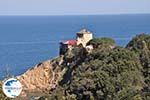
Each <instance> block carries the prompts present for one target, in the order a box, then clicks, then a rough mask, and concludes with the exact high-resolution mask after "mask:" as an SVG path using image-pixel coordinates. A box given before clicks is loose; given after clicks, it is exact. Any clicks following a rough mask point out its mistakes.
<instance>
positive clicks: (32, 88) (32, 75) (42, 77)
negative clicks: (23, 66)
mask: <svg viewBox="0 0 150 100" xmlns="http://www.w3.org/2000/svg"><path fill="white" fill-rule="evenodd" d="M58 60H59V62H58ZM61 62H62V60H61V58H56V59H53V60H48V61H45V62H42V63H39V64H38V65H36V66H35V67H33V68H32V69H29V70H28V71H27V72H25V73H24V74H23V75H21V76H18V77H17V78H18V79H19V80H20V82H21V83H22V86H23V92H22V95H21V96H27V95H28V94H30V93H35V92H36V93H37V92H40V93H46V92H48V91H49V90H52V89H55V88H56V86H57V84H58V81H59V79H60V78H61V76H62V74H63V72H64V70H63V68H61V67H60V65H61Z"/></svg>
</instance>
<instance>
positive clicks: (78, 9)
mask: <svg viewBox="0 0 150 100" xmlns="http://www.w3.org/2000/svg"><path fill="white" fill-rule="evenodd" d="M137 13H138V14H139V13H150V0H0V15H97V14H137Z"/></svg>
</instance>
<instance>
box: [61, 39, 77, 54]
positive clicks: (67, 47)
mask: <svg viewBox="0 0 150 100" xmlns="http://www.w3.org/2000/svg"><path fill="white" fill-rule="evenodd" d="M76 45H77V41H76V40H67V41H63V42H60V51H59V54H60V55H63V54H65V53H66V52H67V51H68V50H71V49H72V48H73V47H74V46H76Z"/></svg>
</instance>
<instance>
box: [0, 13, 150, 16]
mask: <svg viewBox="0 0 150 100" xmlns="http://www.w3.org/2000/svg"><path fill="white" fill-rule="evenodd" d="M148 14H150V13H106V14H64V15H63V14H60V15H59V14H54V15H49V14H47V15H46V14H45V15H44V14H43V15H38V14H37V15H36V14H35V15H31V14H26V15H23V14H22V15H19V14H16V15H0V16H99V15H148Z"/></svg>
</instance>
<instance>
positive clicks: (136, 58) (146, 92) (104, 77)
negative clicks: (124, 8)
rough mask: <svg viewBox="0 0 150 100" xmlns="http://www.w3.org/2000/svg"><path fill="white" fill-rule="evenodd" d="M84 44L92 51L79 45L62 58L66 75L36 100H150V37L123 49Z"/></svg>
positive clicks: (105, 41)
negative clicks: (53, 88)
mask: <svg viewBox="0 0 150 100" xmlns="http://www.w3.org/2000/svg"><path fill="white" fill-rule="evenodd" d="M87 45H93V47H94V49H93V50H92V52H87V51H86V49H85V48H84V47H82V45H80V46H76V47H75V48H74V49H72V50H71V51H68V52H67V53H66V54H65V55H63V63H62V64H61V68H62V69H63V68H65V74H63V76H62V78H61V80H60V81H59V85H58V86H57V88H56V89H55V90H53V91H50V93H49V95H48V96H44V97H41V98H40V99H39V100H150V35H147V34H140V35H137V36H136V37H134V38H133V39H132V40H131V41H130V42H129V43H128V44H127V46H126V47H119V46H117V45H116V44H115V41H114V40H112V39H110V38H95V39H93V40H91V41H89V43H88V44H87ZM61 57H62V56H61ZM0 92H2V91H1V90H0ZM1 98H5V97H4V95H1Z"/></svg>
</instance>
